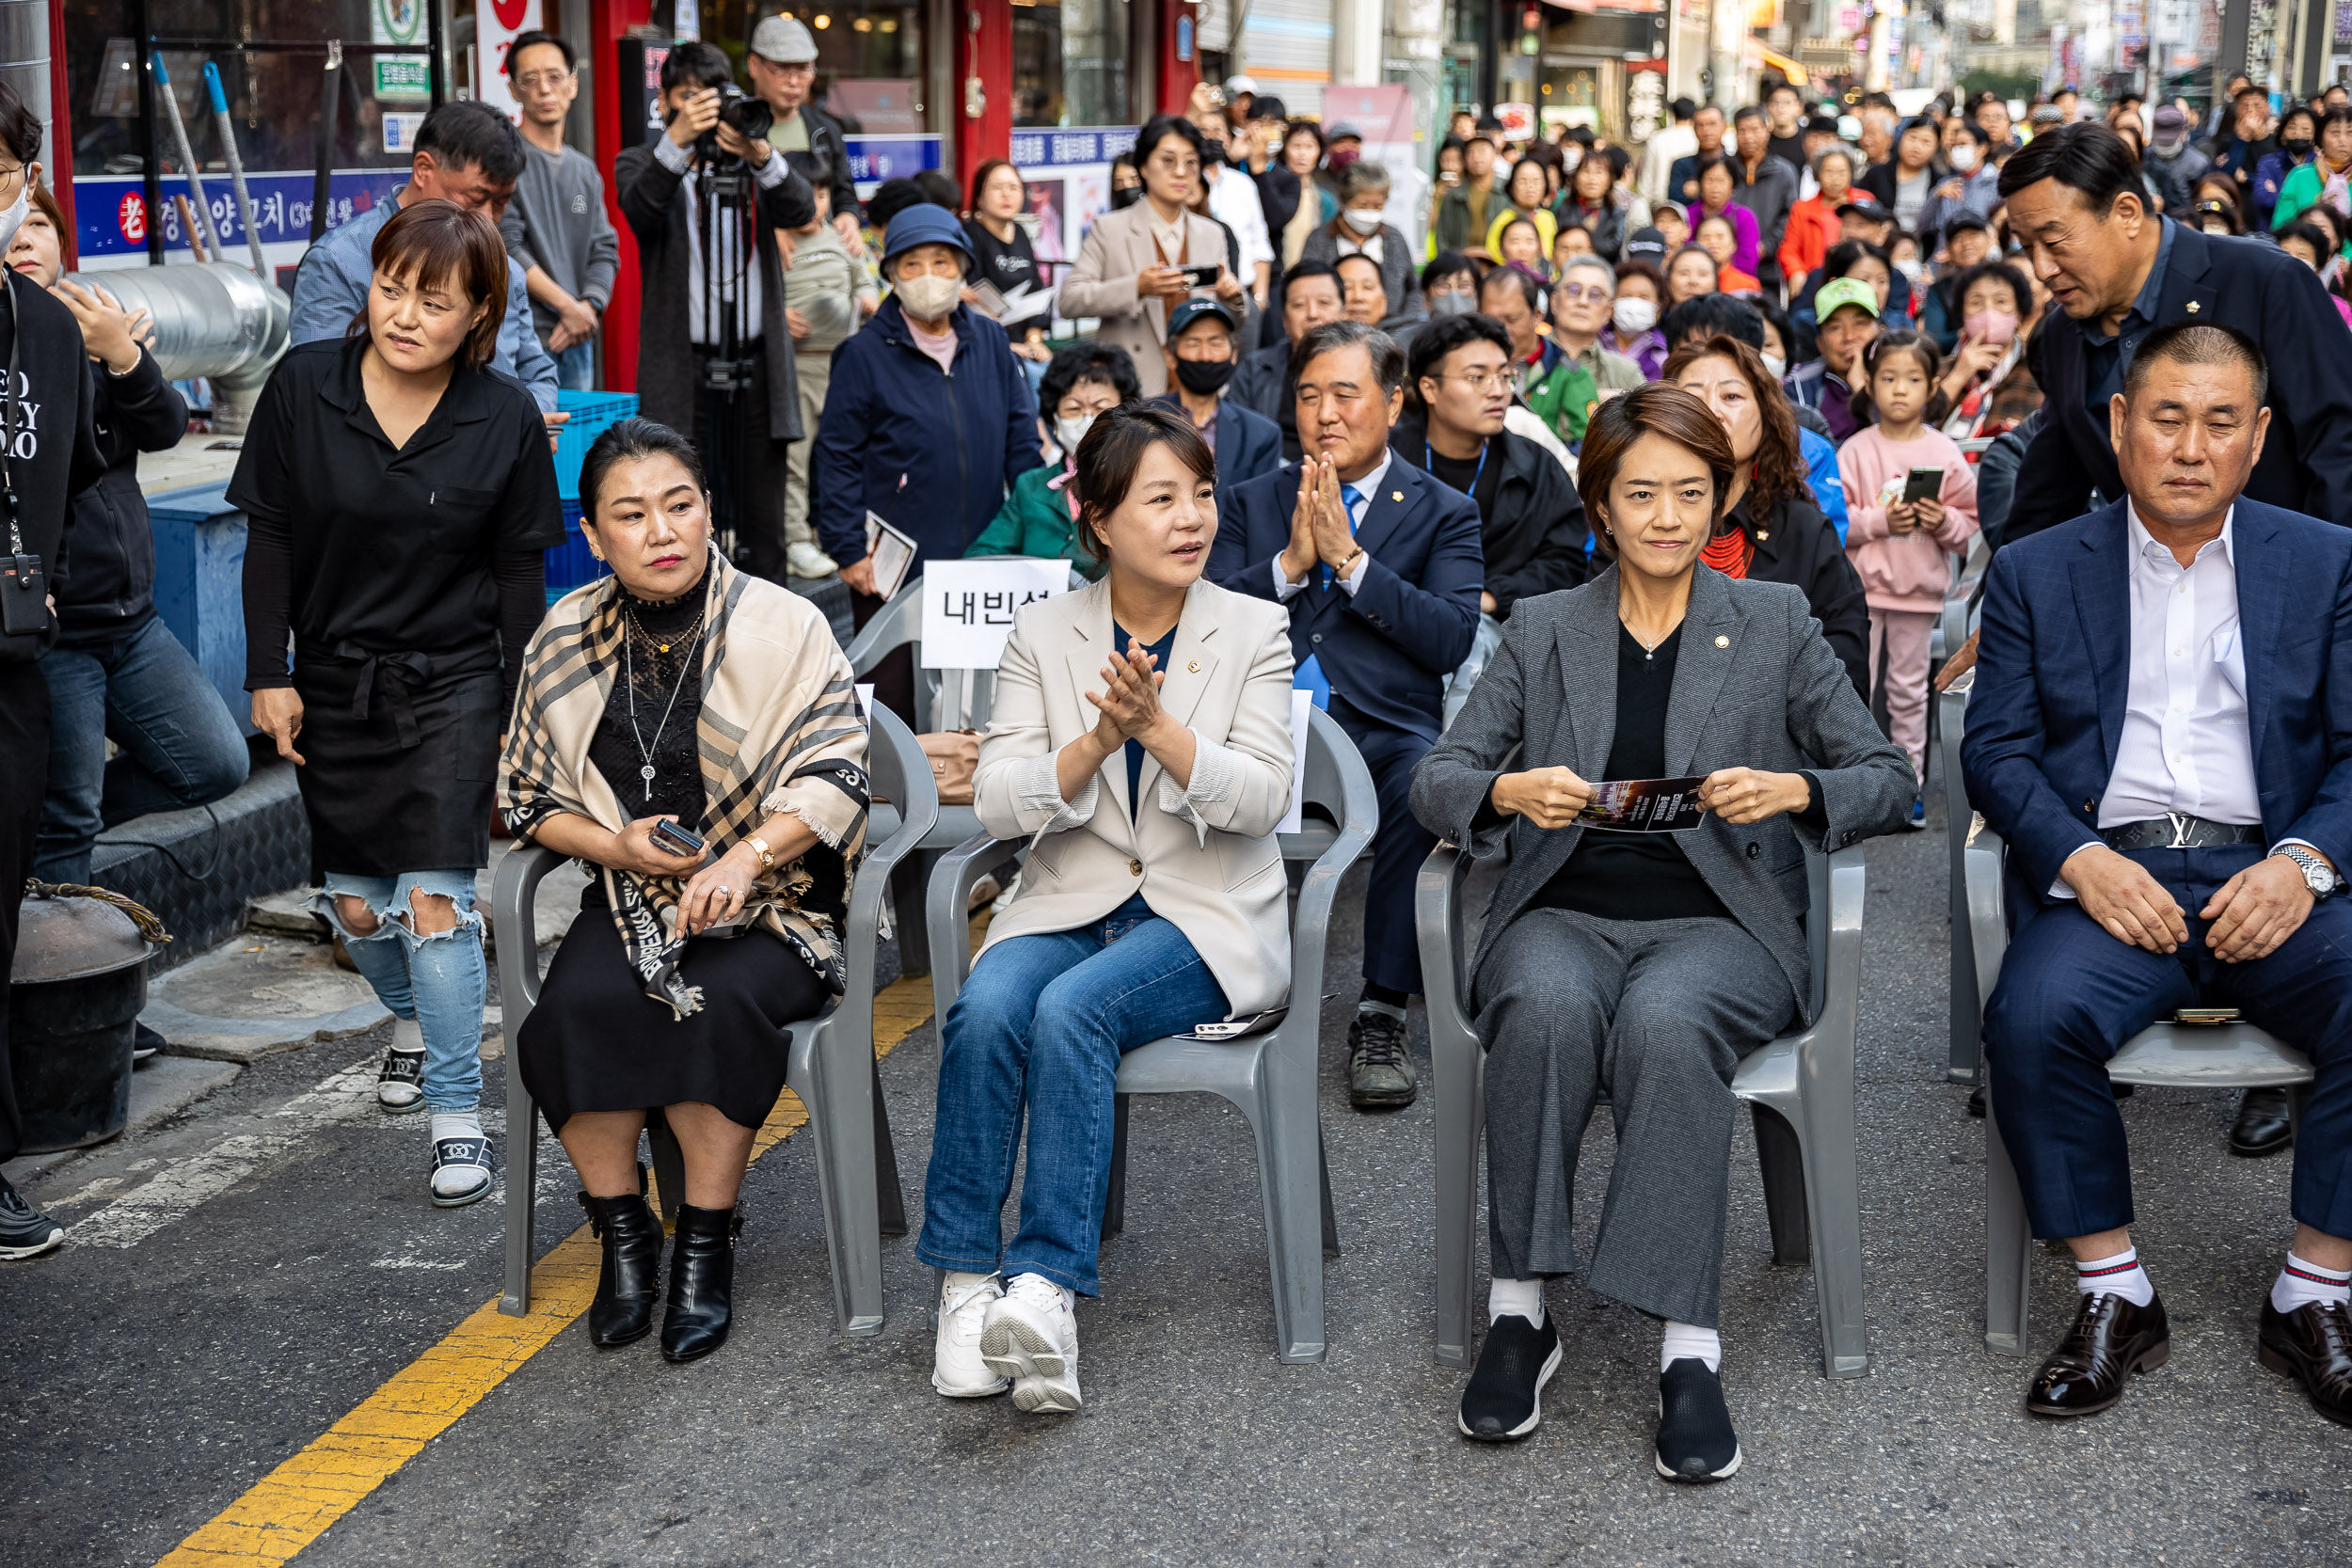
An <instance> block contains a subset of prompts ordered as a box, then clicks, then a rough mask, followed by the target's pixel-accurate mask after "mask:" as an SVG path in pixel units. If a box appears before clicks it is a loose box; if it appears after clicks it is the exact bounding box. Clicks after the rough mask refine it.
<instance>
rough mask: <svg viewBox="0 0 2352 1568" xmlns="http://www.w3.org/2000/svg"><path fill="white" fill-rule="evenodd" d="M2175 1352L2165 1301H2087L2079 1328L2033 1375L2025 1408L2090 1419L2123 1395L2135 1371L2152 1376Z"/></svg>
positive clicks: (2077, 1321) (2076, 1324)
mask: <svg viewBox="0 0 2352 1568" xmlns="http://www.w3.org/2000/svg"><path fill="white" fill-rule="evenodd" d="M2171 1354H2172V1327H2171V1324H2170V1323H2167V1322H2166V1321H2165V1316H2164V1298H2163V1297H2162V1296H2153V1297H2151V1298H2150V1299H2149V1302H2148V1305H2147V1306H2145V1307H2134V1306H2133V1305H2132V1304H2131V1303H2130V1302H2128V1301H2125V1300H2124V1299H2123V1298H2122V1296H2112V1295H2105V1294H2102V1295H2095V1296H2085V1297H2083V1298H2082V1307H2081V1308H2080V1309H2079V1310H2078V1311H2076V1312H2075V1314H2074V1327H2072V1328H2070V1329H2068V1330H2067V1331H2066V1338H2063V1339H2060V1340H2059V1341H2058V1349H2056V1350H2054V1351H2052V1352H2051V1353H2050V1356H2049V1359H2048V1360H2046V1361H2044V1362H2042V1370H2040V1371H2038V1372H2036V1373H2035V1374H2034V1379H2033V1386H2031V1387H2029V1388H2027V1389H2026V1409H2027V1410H2028V1411H2030V1412H2031V1413H2032V1414H2034V1415H2036V1416H2091V1415H2096V1414H2097V1413H2098V1412H2100V1411H2102V1410H2105V1409H2106V1408H2107V1407H2108V1406H2110V1405H2112V1404H2113V1403H2115V1402H2116V1401H2118V1400H2120V1399H2122V1397H2123V1382H2124V1379H2125V1378H2126V1377H2128V1376H2129V1375H2130V1374H2131V1373H2133V1372H2153V1371H2154V1370H2156V1369H2157V1368H2158V1367H2161V1366H2163V1365H2164V1364H2165V1362H2166V1361H2167V1360H2168V1359H2169V1357H2170V1356H2171Z"/></svg>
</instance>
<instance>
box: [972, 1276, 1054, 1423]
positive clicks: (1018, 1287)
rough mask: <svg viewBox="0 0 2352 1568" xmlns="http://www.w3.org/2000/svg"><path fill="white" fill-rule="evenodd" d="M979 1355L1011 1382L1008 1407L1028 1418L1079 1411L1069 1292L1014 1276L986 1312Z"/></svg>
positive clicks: (1038, 1280)
mask: <svg viewBox="0 0 2352 1568" xmlns="http://www.w3.org/2000/svg"><path fill="white" fill-rule="evenodd" d="M980 1355H981V1356H982V1358H983V1359H985V1360H986V1361H987V1362H988V1364H989V1366H990V1368H991V1369H993V1370H995V1371H997V1372H1000V1373H1002V1374H1003V1375H1005V1376H1007V1377H1009V1378H1011V1379H1012V1403H1013V1408H1014V1409H1016V1410H1025V1411H1027V1412H1028V1413H1029V1414H1031V1415H1047V1416H1051V1415H1062V1416H1066V1415H1069V1414H1070V1413H1072V1412H1073V1411H1075V1410H1076V1409H1077V1408H1078V1404H1079V1399H1078V1319H1077V1315H1076V1314H1075V1313H1074V1312H1073V1311H1072V1310H1071V1297H1070V1292H1069V1291H1065V1290H1063V1289H1062V1288H1061V1287H1060V1286H1058V1285H1057V1284H1055V1283H1054V1282H1053V1281H1052V1280H1050V1279H1048V1278H1046V1277H1045V1276H1044V1275H1038V1274H1017V1275H1013V1276H1012V1280H1011V1283H1010V1284H1009V1285H1008V1286H1006V1288H1005V1294H1004V1296H1003V1298H1002V1299H1000V1300H998V1301H995V1302H992V1303H991V1304H990V1305H989V1308H988V1323H987V1325H986V1326H985V1327H984V1328H982V1329H981V1330H980Z"/></svg>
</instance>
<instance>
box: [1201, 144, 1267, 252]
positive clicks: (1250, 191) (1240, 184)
mask: <svg viewBox="0 0 2352 1568" xmlns="http://www.w3.org/2000/svg"><path fill="white" fill-rule="evenodd" d="M1209 215H1210V216H1212V217H1214V218H1216V220H1217V221H1218V222H1220V223H1222V224H1224V225H1225V226H1226V227H1227V228H1229V229H1231V230H1232V231H1233V238H1235V239H1236V240H1239V241H1240V242H1241V265H1242V270H1243V271H1244V272H1245V273H1246V272H1248V270H1249V268H1250V267H1251V266H1252V265H1254V264H1255V263H1257V262H1259V261H1266V262H1271V261H1273V260H1274V242H1273V241H1272V240H1270V239H1268V238H1267V237H1266V231H1265V208H1264V207H1263V205H1262V204H1260V202H1259V200H1258V185H1257V182H1256V181H1254V180H1252V179H1250V178H1249V176H1248V175H1247V174H1244V173H1242V172H1241V171H1239V170H1238V169H1234V168H1232V167H1229V166H1225V165H1223V164H1219V165H1218V166H1216V179H1215V180H1213V181H1211V182H1210V183H1209ZM1245 281H1246V279H1245Z"/></svg>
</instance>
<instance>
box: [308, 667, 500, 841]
mask: <svg viewBox="0 0 2352 1568" xmlns="http://www.w3.org/2000/svg"><path fill="white" fill-rule="evenodd" d="M445 671H446V665H445V664H444V665H443V666H441V667H439V668H437V666H436V662H435V660H433V659H431V658H428V657H424V656H422V655H417V654H396V655H389V656H386V657H381V658H362V657H335V656H334V655H332V654H321V653H319V652H316V651H314V650H311V649H309V648H305V649H303V650H301V651H300V652H299V654H298V655H297V657H295V660H294V689H295V690H296V691H297V692H299V693H300V694H301V697H302V733H301V734H300V735H298V736H295V737H294V750H295V751H297V752H301V753H302V756H303V766H302V767H300V768H296V769H294V778H295V779H296V780H297V781H298V782H299V783H300V784H301V787H302V805H303V810H304V813H305V814H306V815H307V816H309V817H310V867H311V877H312V879H314V880H315V879H318V878H319V877H320V876H321V875H322V874H324V873H326V872H340V873H342V874H343V875H346V876H355V877H397V876H399V875H401V874H402V873H403V872H408V871H477V870H480V869H481V868H482V867H483V866H485V865H487V864H489V863H490V810H491V806H492V790H493V784H494V781H495V780H496V779H497V777H498V746H499V720H500V717H501V716H500V711H499V694H500V683H499V673H498V668H497V665H496V664H495V662H493V663H492V665H491V666H490V668H488V669H486V670H484V669H480V668H476V669H474V670H472V671H470V672H465V673H445Z"/></svg>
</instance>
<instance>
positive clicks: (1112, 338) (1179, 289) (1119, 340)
mask: <svg viewBox="0 0 2352 1568" xmlns="http://www.w3.org/2000/svg"><path fill="white" fill-rule="evenodd" d="M1201 148H1202V141H1201V136H1200V127H1199V126H1197V125H1195V124H1194V123H1193V122H1192V121H1190V120H1188V119H1184V118H1183V117H1182V116H1179V115H1161V116H1159V117H1158V118H1157V119H1153V120H1152V122H1151V123H1149V124H1147V125H1146V126H1144V128H1143V130H1142V133H1141V134H1140V135H1137V136H1136V145H1135V150H1134V153H1133V154H1132V156H1133V157H1134V159H1135V164H1136V168H1137V169H1138V170H1140V171H1141V173H1142V175H1143V199H1142V200H1140V201H1137V202H1136V203H1135V204H1134V205H1132V206H1129V207H1123V208H1120V210H1118V211H1116V212H1109V213H1104V214H1102V215H1100V216H1099V217H1097V218H1096V219H1095V220H1094V227H1093V228H1091V229H1089V230H1087V237H1086V243H1085V244H1084V245H1081V246H1079V248H1078V260H1077V261H1076V262H1075V263H1074V264H1073V266H1072V267H1071V269H1070V274H1069V276H1068V277H1065V278H1063V279H1062V285H1061V298H1060V304H1059V306H1058V309H1060V311H1061V313H1062V314H1063V315H1065V316H1069V317H1071V318H1073V319H1076V318H1080V317H1085V316H1093V317H1096V318H1097V319H1098V320H1099V322H1100V325H1099V326H1098V327H1097V328H1096V331H1095V334H1094V337H1095V341H1097V342H1104V343H1116V344H1118V345H1119V346H1120V348H1123V349H1125V350H1126V351H1127V353H1128V354H1129V355H1130V356H1132V357H1133V358H1134V359H1135V362H1136V379H1137V380H1138V381H1140V382H1141V383H1142V384H1143V395H1144V396H1145V397H1147V398H1155V397H1158V396H1159V395H1160V394H1161V393H1163V392H1165V391H1167V390H1168V368H1167V364H1166V361H1165V360H1164V358H1163V357H1162V356H1161V354H1160V345H1161V344H1162V343H1164V342H1166V341H1168V312H1169V311H1170V310H1173V309H1175V308H1176V307H1177V306H1179V305H1181V304H1183V303H1184V301H1185V300H1187V299H1190V298H1192V297H1193V296H1194V295H1195V294H1208V293H1214V294H1215V295H1216V297H1217V298H1218V299H1220V300H1222V301H1224V303H1225V305H1226V307H1227V308H1228V309H1231V310H1232V312H1233V313H1234V314H1235V315H1236V316H1239V315H1241V314H1242V313H1243V311H1244V306H1243V304H1242V301H1243V299H1244V298H1245V297H1246V291H1245V290H1244V289H1243V288H1242V283H1241V279H1240V278H1238V277H1234V276H1233V270H1232V268H1231V267H1229V266H1227V265H1226V264H1225V261H1226V248H1225V226H1224V225H1222V224H1220V223H1218V222H1217V221H1216V219H1215V218H1213V217H1210V216H1208V215H1207V214H1203V213H1196V212H1194V211H1192V210H1191V203H1192V200H1193V198H1194V197H1196V196H1198V195H1199V194H1200V190H1201V184H1200V156H1201Z"/></svg>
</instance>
